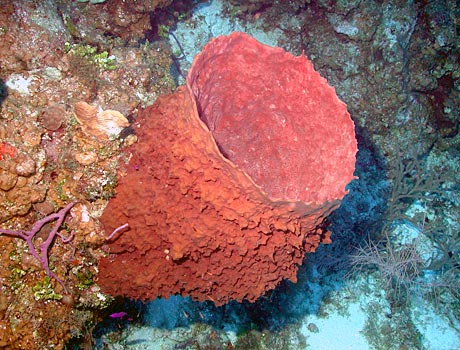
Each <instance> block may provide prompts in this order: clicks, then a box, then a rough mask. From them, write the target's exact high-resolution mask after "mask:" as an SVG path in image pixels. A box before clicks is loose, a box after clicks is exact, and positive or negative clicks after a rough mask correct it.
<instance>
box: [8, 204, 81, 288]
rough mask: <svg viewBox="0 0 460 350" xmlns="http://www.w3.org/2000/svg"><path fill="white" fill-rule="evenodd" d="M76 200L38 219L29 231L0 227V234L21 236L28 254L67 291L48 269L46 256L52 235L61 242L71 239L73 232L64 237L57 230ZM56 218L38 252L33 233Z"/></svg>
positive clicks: (51, 241) (62, 283)
mask: <svg viewBox="0 0 460 350" xmlns="http://www.w3.org/2000/svg"><path fill="white" fill-rule="evenodd" d="M76 203H77V202H76V201H74V202H71V203H69V204H67V205H66V206H65V207H64V208H62V209H61V210H59V211H58V212H57V213H54V214H51V215H48V216H46V217H44V218H43V219H41V220H38V221H37V222H36V223H35V224H34V225H33V226H32V228H31V229H30V230H29V231H25V230H7V229H0V235H2V234H3V235H6V236H13V237H19V238H22V239H23V240H25V241H26V242H27V245H28V247H29V254H31V255H32V256H34V257H35V258H36V259H37V260H38V261H39V262H40V264H41V265H42V268H43V269H44V270H45V272H46V273H47V275H48V276H50V277H52V278H54V279H55V280H56V281H58V282H59V283H60V284H61V285H62V287H64V290H65V291H66V292H67V288H66V287H65V285H64V282H63V281H62V280H61V279H60V278H59V277H58V276H57V275H56V274H55V273H54V272H53V271H51V270H50V267H49V258H48V250H49V247H50V245H51V244H52V243H53V240H54V237H55V236H56V235H58V236H59V237H61V239H62V242H64V243H68V242H70V241H71V240H72V238H73V234H70V235H69V236H68V237H64V236H63V235H62V234H60V233H59V232H58V230H59V228H60V227H61V225H62V223H63V222H64V219H65V217H66V215H67V213H68V212H69V210H70V209H71V208H72V207H73V206H74V205H75V204H76ZM54 220H56V223H55V224H54V227H53V229H52V230H51V232H50V233H49V234H48V238H47V239H46V240H45V241H44V242H43V243H41V244H40V247H39V249H40V253H39V252H38V251H37V248H36V247H35V245H34V237H35V235H36V234H37V233H38V232H40V230H41V229H42V227H43V226H44V225H45V224H47V223H48V222H51V221H54Z"/></svg>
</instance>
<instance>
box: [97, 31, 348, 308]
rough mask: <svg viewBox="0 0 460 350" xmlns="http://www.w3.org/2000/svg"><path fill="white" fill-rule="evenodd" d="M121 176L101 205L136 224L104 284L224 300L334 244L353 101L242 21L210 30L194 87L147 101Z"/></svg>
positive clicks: (257, 292)
mask: <svg viewBox="0 0 460 350" xmlns="http://www.w3.org/2000/svg"><path fill="white" fill-rule="evenodd" d="M134 129H135V130H136V133H137V135H138V137H139V143H138V144H135V145H133V146H131V149H130V151H131V152H132V158H131V161H130V163H129V165H128V170H127V174H126V176H123V177H122V178H121V179H120V182H119V185H118V187H117V196H116V197H115V198H114V199H112V200H111V201H110V202H109V204H108V206H107V208H106V210H105V211H104V214H103V215H102V217H101V221H102V222H103V224H104V226H105V229H106V231H107V232H111V231H112V230H115V229H116V228H117V227H119V226H120V225H123V224H126V223H128V224H129V230H128V231H125V232H122V233H120V235H119V236H118V238H117V239H114V240H113V242H112V243H111V244H110V245H109V247H110V255H109V257H107V258H103V259H102V260H101V261H100V263H99V271H100V272H99V283H100V285H101V286H102V288H103V290H104V291H105V292H108V293H111V294H115V295H125V296H129V297H132V298H140V299H153V298H156V297H167V296H169V295H173V294H181V295H190V296H191V297H192V298H194V299H195V300H211V301H213V302H214V303H215V304H216V305H222V304H224V303H226V302H228V301H229V300H243V299H246V300H249V301H255V300H256V299H257V298H258V297H259V296H261V295H262V294H264V293H265V292H266V291H268V290H270V289H273V288H274V287H275V286H276V285H277V284H278V283H279V282H280V281H281V280H282V279H289V280H291V281H296V273H297V269H298V266H299V264H301V263H302V259H303V258H304V254H305V253H307V252H314V251H315V249H316V248H317V247H318V245H319V244H320V243H328V242H330V239H329V232H328V231H327V227H326V226H327V223H326V220H325V218H326V217H327V216H328V215H329V214H330V213H331V211H333V210H334V209H336V208H337V207H338V206H339V204H340V200H341V199H342V198H343V196H344V195H345V194H346V189H345V186H346V185H347V184H348V183H349V182H350V181H351V180H352V179H353V171H354V167H355V156H356V152H357V144H356V140H355V134H354V124H353V121H352V120H351V119H350V116H349V114H348V112H347V108H346V106H345V104H344V103H342V102H341V101H340V100H339V99H338V97H337V96H336V94H335V91H334V89H333V88H332V87H330V86H329V85H328V84H327V81H326V80H325V79H324V78H322V77H321V76H320V75H319V74H318V73H317V72H316V71H315V70H314V68H313V65H312V64H311V62H310V61H309V60H308V59H307V58H306V57H305V56H304V55H301V56H299V57H295V56H293V55H291V54H290V53H287V52H285V51H283V50H282V49H280V48H272V47H269V46H265V45H263V44H261V43H259V42H257V41H256V40H255V39H253V38H251V37H250V36H248V35H246V34H243V33H233V34H231V35H229V36H222V37H218V38H215V39H213V40H211V42H210V43H208V44H207V45H206V47H205V48H204V49H203V51H202V52H201V53H200V54H199V55H197V57H195V60H194V63H193V65H192V68H191V70H190V72H189V75H188V77H187V85H186V86H182V87H179V88H178V89H177V91H176V92H175V93H174V94H172V95H167V96H162V97H160V98H159V99H158V100H157V102H156V103H155V104H154V105H153V106H150V107H148V108H147V109H145V110H144V111H142V112H140V115H139V117H138V119H137V121H136V123H135V125H134Z"/></svg>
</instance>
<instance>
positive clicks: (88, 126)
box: [74, 102, 129, 140]
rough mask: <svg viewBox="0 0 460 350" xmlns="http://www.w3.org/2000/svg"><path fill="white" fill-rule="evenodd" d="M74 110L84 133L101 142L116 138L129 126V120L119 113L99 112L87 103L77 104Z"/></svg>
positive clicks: (111, 111)
mask: <svg viewBox="0 0 460 350" xmlns="http://www.w3.org/2000/svg"><path fill="white" fill-rule="evenodd" d="M74 108H75V117H76V119H77V121H78V123H79V124H80V126H81V128H82V130H83V132H84V133H86V134H88V135H91V136H95V137H97V138H98V139H101V140H106V139H108V138H109V137H116V136H118V134H119V133H120V132H121V130H123V128H126V127H128V126H129V122H128V119H126V118H125V117H124V115H123V114H121V113H120V112H118V111H114V110H110V109H108V110H105V111H98V108H97V107H94V106H91V105H90V104H88V103H86V102H77V103H76V104H75V106H74Z"/></svg>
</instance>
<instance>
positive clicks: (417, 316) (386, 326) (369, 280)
mask: <svg viewBox="0 0 460 350" xmlns="http://www.w3.org/2000/svg"><path fill="white" fill-rule="evenodd" d="M221 12H222V4H221V2H220V1H216V0H214V1H212V2H210V3H203V4H200V5H199V6H198V7H197V9H196V10H195V12H194V17H193V19H192V20H188V21H186V22H184V23H179V24H178V26H177V28H176V29H175V31H174V32H173V34H174V35H175V37H176V38H177V40H178V41H179V42H180V44H181V46H182V48H183V51H184V53H185V59H183V60H181V61H180V64H181V70H182V72H183V73H184V74H186V72H187V69H188V68H189V67H190V64H191V62H192V61H193V57H194V56H195V55H196V54H197V53H198V52H200V51H201V49H202V47H203V46H204V45H205V44H206V43H207V42H208V41H209V39H211V38H213V37H216V36H218V35H225V34H229V33H231V32H233V31H243V32H246V33H248V34H251V35H252V36H254V37H255V38H256V39H258V40H259V41H261V42H263V43H265V44H268V45H271V46H276V45H277V41H278V39H279V38H280V37H281V36H282V32H281V31H274V32H272V33H265V32H263V31H262V30H260V29H259V28H257V26H256V25H254V26H253V27H247V26H245V25H242V24H241V23H239V22H238V20H237V19H235V18H234V19H229V18H224V17H223V16H222V15H221ZM292 21H295V19H291V22H292ZM291 25H293V26H294V25H296V24H295V23H291ZM192 29H193V30H192ZM170 42H171V45H172V46H173V51H175V52H178V50H179V48H178V46H177V44H176V42H175V39H174V38H173V36H172V35H170ZM180 83H183V81H182V82H180ZM403 230H404V231H406V232H407V231H408V230H405V229H403ZM302 271H303V273H306V272H305V270H302ZM308 275H309V276H308V277H307V278H303V280H304V281H308V282H299V284H302V283H303V284H304V285H305V286H304V288H298V290H302V289H303V290H305V292H304V293H297V294H296V295H295V296H293V300H290V302H291V303H294V304H296V305H298V309H299V310H306V312H304V314H303V316H302V318H301V320H300V322H297V323H296V325H295V326H296V327H297V331H300V333H301V335H303V337H304V339H305V344H306V345H303V346H300V345H298V344H297V345H296V344H294V343H295V337H292V339H293V340H292V342H293V343H292V344H291V345H292V346H291V347H288V348H289V349H298V350H302V349H308V350H371V349H378V350H383V349H388V350H393V349H395V350H404V349H406V350H411V349H420V350H459V349H460V324H458V322H457V321H455V319H454V317H450V318H449V317H448V316H449V315H448V312H446V310H444V311H443V312H440V311H439V310H436V309H435V308H434V306H433V305H432V304H431V303H429V302H428V301H426V300H424V299H422V298H418V297H416V296H413V297H412V300H411V303H410V305H411V306H410V309H409V311H407V312H401V313H398V312H392V310H391V306H390V305H389V302H388V301H387V299H386V297H385V293H384V291H382V290H381V288H380V286H379V284H378V280H377V276H376V275H375V274H371V275H367V276H366V275H355V276H354V277H352V278H350V279H347V280H345V281H344V279H343V276H335V275H333V276H327V277H324V276H319V274H318V273H316V272H315V271H309V272H308ZM299 280H300V281H301V280H302V278H300V277H299ZM190 307H191V306H190V301H189V299H186V298H180V297H172V298H170V299H167V300H156V301H154V302H152V303H151V304H150V308H149V310H148V312H147V315H146V316H145V318H144V325H143V326H138V325H135V324H129V325H128V326H127V327H126V328H125V329H124V330H123V331H122V335H121V336H120V337H119V338H118V340H117V341H116V342H114V341H113V340H110V339H109V335H108V334H107V335H104V336H103V337H102V338H100V339H98V343H99V346H101V344H102V343H103V342H105V343H106V344H107V343H108V344H110V349H114V350H117V349H130V350H140V349H143V350H170V349H171V350H172V349H196V348H199V347H195V346H194V344H193V343H191V342H190V339H192V338H195V339H196V341H197V344H199V343H200V332H201V334H203V333H204V332H203V330H206V331H207V332H208V334H209V330H210V329H211V328H212V326H210V325H206V324H203V323H195V324H191V325H189V326H186V327H176V326H175V324H176V321H177V319H179V318H182V319H183V318H184V317H188V316H187V310H190ZM233 328H234V327H229V329H226V328H225V327H224V329H223V330H216V333H218V334H219V337H220V338H221V339H225V340H228V341H229V342H230V343H232V344H235V341H236V339H237V333H236V332H237V330H235V329H233ZM408 339H410V344H409V343H406V342H408V341H409V340H408ZM414 339H416V341H414ZM99 346H98V348H102V347H99ZM259 349H267V350H272V349H269V348H267V347H263V346H261V347H260V348H259Z"/></svg>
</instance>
